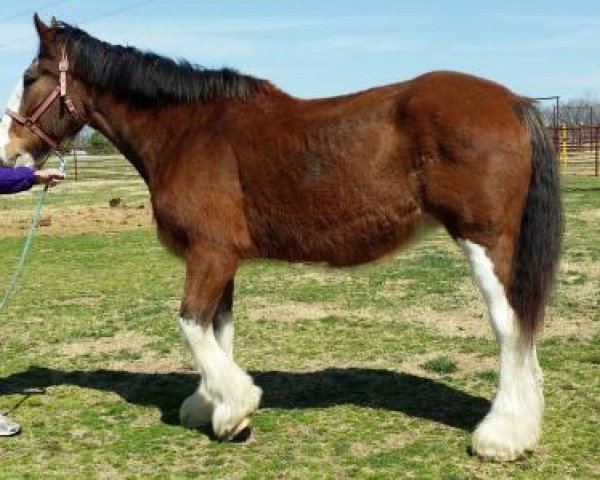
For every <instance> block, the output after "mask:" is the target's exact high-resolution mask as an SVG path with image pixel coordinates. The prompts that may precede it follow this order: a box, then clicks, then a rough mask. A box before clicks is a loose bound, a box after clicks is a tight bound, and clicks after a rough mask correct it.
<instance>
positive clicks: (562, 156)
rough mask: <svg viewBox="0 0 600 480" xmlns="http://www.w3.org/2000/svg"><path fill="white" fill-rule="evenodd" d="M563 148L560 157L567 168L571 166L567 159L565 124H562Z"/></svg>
mask: <svg viewBox="0 0 600 480" xmlns="http://www.w3.org/2000/svg"><path fill="white" fill-rule="evenodd" d="M561 130H562V149H561V153H560V157H561V160H562V164H563V167H564V168H567V167H568V166H569V163H568V161H567V153H568V152H567V127H566V126H565V125H564V124H563V125H562V128H561Z"/></svg>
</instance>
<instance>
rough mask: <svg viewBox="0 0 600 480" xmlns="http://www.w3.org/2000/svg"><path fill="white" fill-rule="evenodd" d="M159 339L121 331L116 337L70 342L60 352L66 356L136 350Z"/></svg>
mask: <svg viewBox="0 0 600 480" xmlns="http://www.w3.org/2000/svg"><path fill="white" fill-rule="evenodd" d="M156 340H157V337H150V336H148V335H142V334H140V333H134V332H119V333H117V334H116V335H115V336H114V337H102V338H94V339H86V340H81V341H79V342H72V343H68V344H66V345H64V346H62V347H61V349H60V353H61V354H62V355H64V356H65V357H68V358H69V357H70V358H73V357H79V356H81V355H102V354H106V353H116V352H122V351H126V352H136V351H140V350H142V349H143V348H144V347H145V346H146V345H148V344H150V343H152V342H154V341H156Z"/></svg>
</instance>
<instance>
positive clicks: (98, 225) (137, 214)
mask: <svg viewBox="0 0 600 480" xmlns="http://www.w3.org/2000/svg"><path fill="white" fill-rule="evenodd" d="M31 215H32V213H31V211H30V210H12V211H6V212H3V213H2V215H1V216H0V238H3V237H18V236H23V235H24V234H26V233H27V232H28V231H29V225H30V222H31ZM152 224H153V221H152V211H151V208H150V206H149V204H148V203H146V202H140V203H136V204H121V205H119V206H118V207H115V208H110V207H109V206H108V204H107V205H106V206H99V205H93V206H85V207H83V206H67V207H61V208H47V209H44V213H43V215H42V218H41V221H40V226H39V228H38V234H39V235H59V236H60V235H77V234H82V233H107V232H119V231H126V230H146V229H149V228H152Z"/></svg>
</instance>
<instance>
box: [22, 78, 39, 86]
mask: <svg viewBox="0 0 600 480" xmlns="http://www.w3.org/2000/svg"><path fill="white" fill-rule="evenodd" d="M35 80H36V78H35V77H34V76H33V75H25V76H24V77H23V85H24V86H25V87H28V86H30V85H31V84H33V83H35Z"/></svg>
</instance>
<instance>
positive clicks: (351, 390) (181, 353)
mask: <svg viewBox="0 0 600 480" xmlns="http://www.w3.org/2000/svg"><path fill="white" fill-rule="evenodd" d="M80 178H81V181H79V182H73V181H71V182H67V183H65V184H64V185H63V186H61V187H58V188H57V189H56V190H55V191H53V192H52V194H51V195H50V198H49V203H48V208H47V209H46V210H45V212H46V213H45V217H44V222H43V223H44V225H45V226H43V227H41V228H40V236H39V237H38V238H37V239H36V242H35V246H34V250H33V253H32V256H31V258H30V259H29V262H28V265H27V268H26V271H25V274H24V277H23V279H22V281H21V283H20V285H19V290H18V292H17V295H16V296H15V297H14V300H13V301H12V303H11V304H10V305H9V307H8V309H7V310H5V311H4V312H2V314H1V317H0V359H1V361H0V412H4V413H9V414H10V415H11V416H13V417H14V418H15V419H17V420H19V421H20V422H21V423H22V425H23V433H22V434H21V435H20V436H18V437H14V438H5V439H1V440H0V478H15V477H16V478H21V477H29V478H40V477H44V478H48V477H66V476H73V477H76V478H81V477H99V478H120V477H179V476H180V477H186V476H187V477H219V478H274V477H277V478H311V477H323V478H347V477H364V478H368V477H372V478H411V477H413V478H508V477H510V478H515V477H516V478H594V477H595V478H600V455H599V452H600V436H599V435H598V429H599V428H600V405H599V398H600V235H599V233H600V180H598V179H595V178H566V179H565V181H564V191H565V202H566V216H567V233H566V239H565V248H564V250H565V253H564V259H563V262H562V265H561V270H560V277H559V282H558V287H557V290H556V293H555V296H554V302H553V306H552V307H551V308H550V310H549V314H548V321H547V327H546V330H545V334H544V340H543V342H542V344H541V347H540V358H541V364H542V367H543V369H544V371H545V378H546V401H547V413H546V419H545V430H544V435H543V438H542V443H541V445H540V447H539V449H538V451H537V452H536V453H535V455H533V456H530V457H528V458H525V459H523V460H521V461H519V462H516V463H513V464H508V465H497V464H489V463H482V462H480V461H479V460H477V459H476V458H473V457H471V456H469V455H468V452H467V449H468V445H469V442H470V432H471V430H472V429H473V427H474V426H475V424H476V423H477V422H478V421H479V420H480V419H481V418H482V416H483V415H484V413H485V412H486V410H487V409H488V407H489V400H490V398H491V396H492V395H493V392H494V391H495V388H496V380H497V373H496V363H497V347H496V344H495V342H494V341H493V339H492V336H491V333H490V328H489V326H488V323H487V318H486V316H485V314H484V308H483V303H482V301H481V299H480V296H479V295H478V293H477V292H476V291H475V288H474V286H473V284H472V282H471V280H470V278H469V272H468V267H467V264H466V262H465V261H464V259H463V257H462V255H460V252H459V250H458V249H457V248H456V246H455V245H454V244H453V243H452V242H451V241H449V240H448V238H447V237H446V235H445V234H444V233H443V232H441V231H433V232H431V233H429V234H427V235H426V237H425V238H424V240H423V241H421V242H419V243H416V244H415V245H413V246H412V247H410V248H408V249H406V250H404V251H402V252H400V253H399V254H398V255H397V256H395V257H394V258H392V259H389V260H388V261H386V262H383V263H381V264H378V265H371V266H368V267H362V268H358V269H347V270H325V269H322V268H318V267H309V266H303V265H287V264H279V263H269V262H256V263H251V264H247V265H245V266H244V267H243V268H242V269H241V271H240V273H239V275H238V277H237V289H236V299H235V300H236V305H235V317H236V328H237V331H236V334H237V336H236V343H235V350H236V356H237V360H238V362H239V363H240V364H241V365H242V366H244V367H245V368H247V369H248V370H249V371H250V372H251V374H252V375H253V376H254V378H255V380H256V382H257V383H258V384H259V385H260V386H261V387H262V388H263V390H264V397H263V403H262V409H261V410H260V411H259V412H258V413H257V414H256V416H255V417H254V426H255V428H254V436H253V437H252V439H251V440H250V441H249V442H247V443H245V444H239V445H237V444H222V443H217V442H215V441H213V440H212V439H211V438H210V434H209V432H207V431H200V432H198V431H187V430H184V429H183V428H181V427H180V426H179V425H178V424H177V410H178V407H179V404H180V403H181V401H182V400H183V398H184V397H185V396H186V395H188V394H189V393H191V392H192V390H193V389H194V388H195V386H196V382H197V377H196V375H195V374H194V372H193V371H192V369H191V363H190V361H189V357H188V354H187V352H186V350H185V349H184V348H183V347H182V346H181V344H180V341H179V338H178V332H177V325H176V313H177V308H178V303H179V298H180V294H181V291H182V281H183V266H182V264H181V263H180V262H179V261H178V260H177V259H174V258H172V257H170V256H169V255H167V254H166V253H165V252H164V251H163V250H162V248H161V246H160V245H159V244H158V242H157V240H156V238H155V234H154V230H153V227H152V222H151V213H150V209H149V205H148V196H147V193H146V190H145V187H144V186H143V184H141V183H140V181H139V180H138V178H137V176H136V175H135V173H134V172H133V171H132V170H131V168H130V167H129V166H128V165H127V164H126V163H125V161H123V160H122V159H120V158H107V159H86V160H84V161H83V162H82V163H81V164H80ZM36 193H39V191H38V192H33V193H31V192H30V193H24V194H20V195H18V196H10V197H2V198H0V210H1V212H0V237H1V238H0V249H1V250H2V252H3V253H2V258H3V261H2V262H1V263H0V280H1V281H2V282H1V283H2V285H3V284H4V283H5V282H6V280H7V279H8V278H9V275H10V273H11V272H12V268H13V266H14V261H15V260H16V257H17V254H18V251H19V249H20V246H21V243H22V238H21V236H22V235H23V233H24V231H25V230H26V229H27V222H28V219H29V217H30V215H31V210H32V208H33V205H34V202H35V195H36ZM111 199H112V200H113V204H115V203H118V205H117V206H115V207H109V205H108V204H109V200H111ZM116 199H119V200H118V201H117V200H116Z"/></svg>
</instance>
